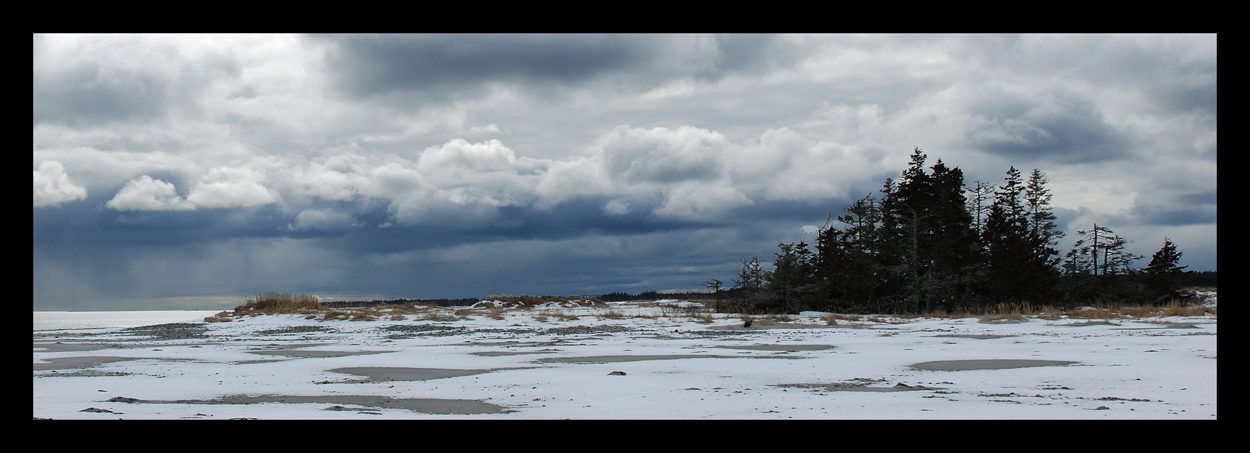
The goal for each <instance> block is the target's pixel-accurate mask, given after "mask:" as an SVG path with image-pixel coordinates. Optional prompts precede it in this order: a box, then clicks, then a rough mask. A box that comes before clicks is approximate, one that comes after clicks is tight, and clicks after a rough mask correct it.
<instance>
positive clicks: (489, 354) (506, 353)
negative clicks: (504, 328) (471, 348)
mask: <svg viewBox="0 0 1250 453" xmlns="http://www.w3.org/2000/svg"><path fill="white" fill-rule="evenodd" d="M555 352H559V350H557V349H552V350H542V351H483V352H471V353H470V354H473V355H476V356H482V357H501V356H510V355H529V354H552V353H555Z"/></svg>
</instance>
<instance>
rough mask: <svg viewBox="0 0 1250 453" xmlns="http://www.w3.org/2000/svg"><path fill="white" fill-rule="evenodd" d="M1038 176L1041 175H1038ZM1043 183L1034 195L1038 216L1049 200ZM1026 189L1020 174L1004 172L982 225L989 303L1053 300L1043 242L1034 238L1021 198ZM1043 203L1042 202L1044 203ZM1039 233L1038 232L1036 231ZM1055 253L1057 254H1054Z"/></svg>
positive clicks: (1051, 274) (1051, 273) (1052, 281)
mask: <svg viewBox="0 0 1250 453" xmlns="http://www.w3.org/2000/svg"><path fill="white" fill-rule="evenodd" d="M1037 174H1039V176H1040V172H1037ZM1043 185H1044V180H1042V179H1040V178H1039V179H1038V182H1037V188H1038V190H1036V191H1035V192H1033V195H1037V196H1038V198H1036V199H1035V202H1036V203H1037V204H1036V206H1038V207H1039V212H1047V211H1046V210H1045V209H1043V207H1044V206H1045V204H1048V203H1049V199H1048V198H1045V197H1043V196H1042V195H1044V190H1042V186H1043ZM1025 191H1026V186H1025V185H1024V183H1023V181H1022V180H1021V177H1020V170H1017V169H1016V167H1014V166H1013V167H1011V168H1010V169H1008V170H1007V177H1006V178H1005V183H1004V184H1003V185H1002V186H1000V187H999V188H998V191H997V192H996V193H995V196H994V204H993V205H991V206H990V211H989V215H988V216H987V218H986V221H985V230H984V232H983V233H982V235H981V243H982V244H983V247H984V249H985V255H986V258H985V265H986V269H985V271H986V273H987V276H986V279H987V280H986V283H985V286H984V288H985V289H986V293H988V294H987V295H989V296H990V297H991V299H994V300H998V301H1000V302H1020V301H1043V300H1050V299H1053V298H1054V295H1055V294H1054V285H1055V283H1056V282H1055V277H1056V276H1055V275H1054V271H1053V263H1051V262H1050V256H1051V255H1050V253H1049V252H1047V251H1045V247H1044V241H1043V240H1042V239H1039V238H1040V234H1039V235H1034V234H1033V229H1032V228H1031V227H1030V222H1029V215H1028V209H1027V208H1026V207H1025V205H1024V202H1023V200H1021V198H1022V196H1023V195H1024V193H1025ZM1043 200H1045V202H1043ZM1039 231H1040V228H1039ZM1055 253H1058V252H1055Z"/></svg>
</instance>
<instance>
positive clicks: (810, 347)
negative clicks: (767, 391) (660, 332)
mask: <svg viewBox="0 0 1250 453" xmlns="http://www.w3.org/2000/svg"><path fill="white" fill-rule="evenodd" d="M712 347H713V348H722V349H746V350H750V351H823V350H826V349H833V348H834V347H835V346H833V345H831V344H747V345H737V346H725V345H715V346H712Z"/></svg>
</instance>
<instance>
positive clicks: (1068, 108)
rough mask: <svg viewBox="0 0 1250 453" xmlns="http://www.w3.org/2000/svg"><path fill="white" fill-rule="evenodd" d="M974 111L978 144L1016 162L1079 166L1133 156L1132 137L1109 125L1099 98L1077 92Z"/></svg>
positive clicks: (972, 134)
mask: <svg viewBox="0 0 1250 453" xmlns="http://www.w3.org/2000/svg"><path fill="white" fill-rule="evenodd" d="M996 101H1001V100H999V99H996ZM972 114H973V118H974V119H975V120H976V121H975V123H976V126H975V127H974V128H973V130H971V131H970V133H971V136H972V137H971V138H973V140H974V143H976V144H977V145H979V146H980V147H981V149H982V150H983V151H985V152H988V153H992V154H998V155H1001V156H1004V157H1007V158H1009V159H1011V160H1012V161H1015V162H1035V161H1051V162H1057V163H1060V164H1078V163H1090V162H1102V161H1108V160H1116V159H1122V158H1124V157H1127V156H1128V151H1129V147H1130V141H1129V140H1127V139H1125V138H1124V137H1122V136H1121V133H1120V132H1119V131H1117V130H1116V128H1115V127H1114V126H1112V125H1111V124H1108V122H1107V121H1106V118H1105V117H1104V115H1103V113H1102V112H1100V111H1099V110H1098V108H1097V107H1096V105H1095V104H1094V103H1093V102H1091V101H1090V100H1088V99H1084V98H1082V97H1081V96H1079V95H1076V94H1072V93H1056V94H1054V95H1051V96H1046V97H1045V98H1042V99H1032V100H1023V99H1018V100H1015V101H1014V102H1010V101H1009V102H1008V103H1006V104H1005V105H1003V106H1002V107H999V108H986V109H984V110H973V111H972Z"/></svg>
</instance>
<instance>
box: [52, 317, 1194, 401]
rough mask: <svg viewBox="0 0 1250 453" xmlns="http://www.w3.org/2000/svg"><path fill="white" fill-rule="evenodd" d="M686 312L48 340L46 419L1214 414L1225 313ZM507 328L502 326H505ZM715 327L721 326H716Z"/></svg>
mask: <svg viewBox="0 0 1250 453" xmlns="http://www.w3.org/2000/svg"><path fill="white" fill-rule="evenodd" d="M683 305H688V304H683V303H681V302H679V301H660V302H627V303H610V304H609V305H608V306H607V307H603V306H599V307H557V306H553V307H546V308H531V309H524V310H503V311H500V310H496V311H493V312H488V311H486V309H484V308H483V309H480V310H464V309H460V311H459V314H456V310H457V309H453V308H431V309H429V311H430V313H426V314H404V315H393V316H386V317H381V318H377V319H375V320H368V321H354V320H330V321H326V320H317V319H306V317H304V316H300V315H293V314H287V315H269V316H256V317H245V318H242V319H241V320H239V321H234V322H211V323H206V322H203V321H204V319H203V318H199V317H197V318H189V319H185V320H182V322H179V323H171V324H160V325H154V326H140V327H127V328H91V329H65V330H42V331H40V330H37V331H35V333H34V392H33V394H34V406H33V412H34V416H35V417H36V418H52V419H117V418H122V419H229V418H258V419H414V418H427V419H566V418H567V419H848V418H854V419H1216V418H1217V410H1216V374H1217V373H1216V345H1217V341H1216V317H1214V316H1210V315H1204V316H1169V317H1144V318H1138V317H1118V318H1110V319H1099V318H1089V317H1075V316H1073V317H1038V316H1025V317H1023V318H1012V317H1004V318H924V317H916V318H899V317H888V316H877V317H871V316H861V317H856V318H855V319H835V320H834V323H833V324H832V325H830V324H829V322H828V320H829V318H828V317H827V316H826V314H824V313H815V312H805V313H803V314H800V315H791V316H789V317H787V318H767V317H764V316H756V317H755V319H754V322H753V323H752V324H751V326H750V327H744V324H745V323H744V321H743V320H742V319H741V318H740V317H739V316H738V315H729V314H709V313H698V312H697V311H696V310H689V311H684V307H683ZM497 318H498V319H497ZM709 321H710V322H709Z"/></svg>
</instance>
